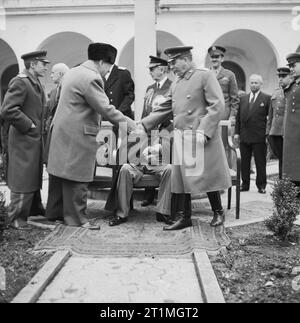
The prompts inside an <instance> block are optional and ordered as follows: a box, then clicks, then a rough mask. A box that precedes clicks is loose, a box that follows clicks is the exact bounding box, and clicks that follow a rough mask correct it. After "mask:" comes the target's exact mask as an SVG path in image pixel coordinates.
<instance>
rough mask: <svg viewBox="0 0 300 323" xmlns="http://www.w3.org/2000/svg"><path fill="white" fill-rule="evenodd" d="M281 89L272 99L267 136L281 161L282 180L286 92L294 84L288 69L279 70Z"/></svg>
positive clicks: (280, 68) (280, 177)
mask: <svg viewBox="0 0 300 323" xmlns="http://www.w3.org/2000/svg"><path fill="white" fill-rule="evenodd" d="M277 75H278V78H279V88H278V89H276V90H275V91H274V93H273V95H272V97H271V107H270V111H269V117H268V123H267V136H268V141H269V144H270V147H271V149H272V151H273V153H274V155H275V156H276V157H277V158H278V160H279V179H282V154H283V120H284V113H285V97H284V90H285V89H286V88H288V87H289V86H290V84H291V82H292V77H291V71H290V69H289V68H288V67H279V68H278V69H277Z"/></svg>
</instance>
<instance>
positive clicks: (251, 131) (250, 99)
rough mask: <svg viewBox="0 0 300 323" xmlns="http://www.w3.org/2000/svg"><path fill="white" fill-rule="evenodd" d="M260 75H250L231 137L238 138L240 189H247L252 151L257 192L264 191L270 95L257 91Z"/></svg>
mask: <svg viewBox="0 0 300 323" xmlns="http://www.w3.org/2000/svg"><path fill="white" fill-rule="evenodd" d="M262 86H263V78H262V77H261V76H260V75H251V77H250V88H251V92H250V93H249V94H248V95H245V96H243V97H242V98H241V101H240V107H239V111H238V116H237V120H236V128H235V140H236V141H237V142H240V149H241V157H242V180H243V183H242V188H241V191H242V192H246V191H249V189H250V169H251V158H252V155H253V153H254V159H255V165H256V170H257V177H256V186H257V188H258V192H259V193H260V194H266V186H267V143H266V130H267V118H268V115H269V110H270V105H271V96H270V95H268V94H265V93H263V92H262V91H261V88H262Z"/></svg>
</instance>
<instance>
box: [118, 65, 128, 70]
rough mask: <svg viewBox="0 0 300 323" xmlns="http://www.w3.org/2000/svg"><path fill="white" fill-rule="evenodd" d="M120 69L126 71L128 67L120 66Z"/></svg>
mask: <svg viewBox="0 0 300 323" xmlns="http://www.w3.org/2000/svg"><path fill="white" fill-rule="evenodd" d="M119 70H121V71H126V70H127V68H126V67H122V66H119Z"/></svg>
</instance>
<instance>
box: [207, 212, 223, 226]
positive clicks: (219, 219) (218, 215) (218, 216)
mask: <svg viewBox="0 0 300 323" xmlns="http://www.w3.org/2000/svg"><path fill="white" fill-rule="evenodd" d="M224 223H225V212H224V210H223V209H222V210H219V211H215V212H214V217H213V220H212V221H211V224H210V225H211V226H212V227H218V226H220V225H223V224H224Z"/></svg>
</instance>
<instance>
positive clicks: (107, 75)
mask: <svg viewBox="0 0 300 323" xmlns="http://www.w3.org/2000/svg"><path fill="white" fill-rule="evenodd" d="M114 66H115V65H112V67H111V69H110V70H109V72H108V73H107V74H106V75H105V79H106V81H107V80H108V79H109V77H110V74H111V72H112V70H113V68H114Z"/></svg>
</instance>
